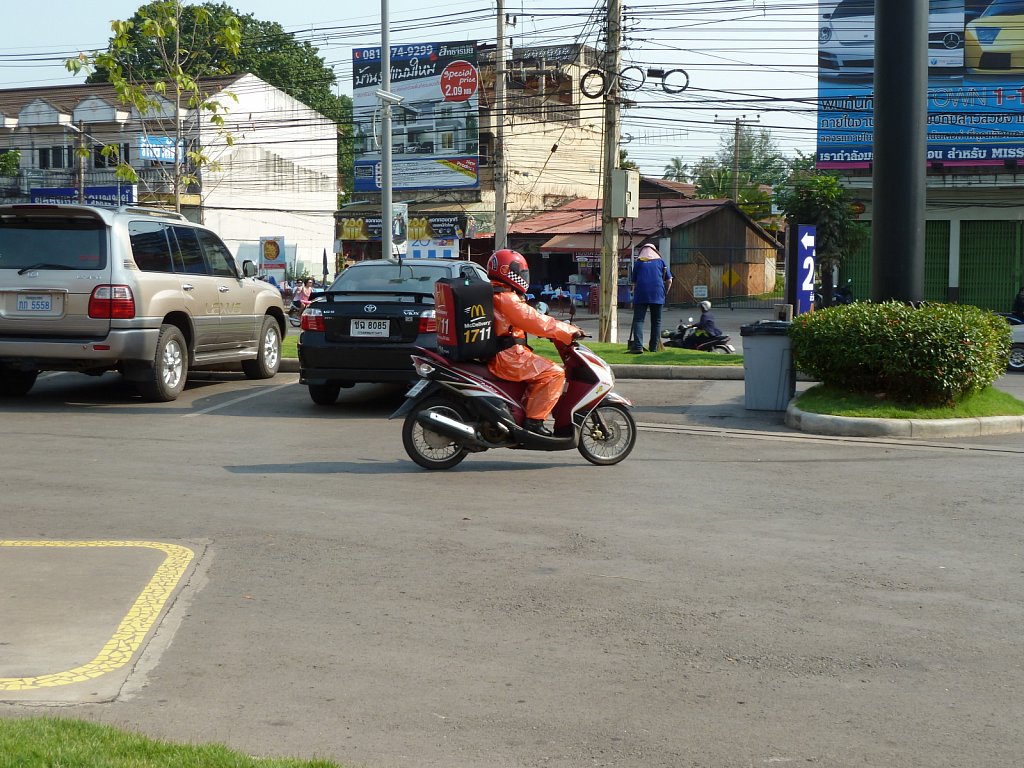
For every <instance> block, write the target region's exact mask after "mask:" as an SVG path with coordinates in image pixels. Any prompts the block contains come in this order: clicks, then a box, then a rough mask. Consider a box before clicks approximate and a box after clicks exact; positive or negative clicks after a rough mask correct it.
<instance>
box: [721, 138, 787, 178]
mask: <svg viewBox="0 0 1024 768" xmlns="http://www.w3.org/2000/svg"><path fill="white" fill-rule="evenodd" d="M739 133H740V141H739V169H740V178H743V177H746V178H749V179H750V180H751V181H752V182H754V183H755V184H768V185H770V186H772V187H777V186H779V185H780V184H783V183H785V181H786V178H787V177H788V176H789V160H788V159H787V158H786V156H785V155H784V154H782V151H781V150H780V149H779V147H778V145H777V144H776V143H775V139H774V138H773V137H772V134H771V131H769V130H767V129H764V128H761V129H760V130H754V129H751V128H747V127H745V126H740V132H739ZM734 139H735V134H734V133H733V132H731V131H730V132H729V134H728V135H727V136H726V137H725V138H723V139H722V143H721V146H720V147H719V149H718V154H717V155H715V163H716V164H717V165H718V166H719V167H721V168H730V169H731V168H732V167H733V148H734V146H735V140H734Z"/></svg>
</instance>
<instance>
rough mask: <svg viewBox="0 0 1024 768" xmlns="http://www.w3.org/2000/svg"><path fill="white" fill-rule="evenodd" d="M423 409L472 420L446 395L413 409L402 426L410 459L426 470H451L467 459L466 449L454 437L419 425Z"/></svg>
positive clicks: (403, 440)
mask: <svg viewBox="0 0 1024 768" xmlns="http://www.w3.org/2000/svg"><path fill="white" fill-rule="evenodd" d="M424 411H435V412H437V413H439V414H440V415H442V416H447V417H448V418H449V419H455V420H457V421H461V422H467V421H469V416H468V415H467V413H466V410H465V409H464V408H463V407H462V405H460V404H459V403H457V402H455V401H453V400H449V399H448V398H445V397H431V398H428V399H426V400H424V401H423V402H422V403H420V404H419V405H418V406H417V407H416V408H414V409H413V410H412V411H411V412H410V413H409V415H408V416H406V417H405V423H404V424H403V425H402V445H404V446H405V452H406V453H407V454H409V458H410V459H412V460H413V461H415V462H416V463H417V464H419V465H420V466H421V467H423V468H424V469H451V468H452V467H454V466H455V465H456V464H458V463H459V462H461V461H462V460H463V459H464V458H466V453H467V451H466V449H465V448H463V447H462V445H461V444H460V443H459V442H458V441H456V440H454V439H453V438H451V437H448V436H447V435H441V434H438V433H437V432H434V431H433V430H431V429H427V428H426V427H424V426H423V425H422V424H420V423H419V421H417V419H416V417H417V416H418V415H419V414H421V413H423V412H424Z"/></svg>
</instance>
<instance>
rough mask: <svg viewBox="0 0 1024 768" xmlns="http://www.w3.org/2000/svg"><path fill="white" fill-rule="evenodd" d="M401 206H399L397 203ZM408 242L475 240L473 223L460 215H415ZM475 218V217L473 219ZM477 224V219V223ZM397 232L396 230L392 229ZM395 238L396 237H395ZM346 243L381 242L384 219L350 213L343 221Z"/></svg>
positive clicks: (410, 220) (408, 229)
mask: <svg viewBox="0 0 1024 768" xmlns="http://www.w3.org/2000/svg"><path fill="white" fill-rule="evenodd" d="M396 205H397V204H396ZM406 216H407V219H408V224H407V225H406V226H407V233H406V236H407V239H408V240H450V239H453V238H454V239H459V238H463V237H473V236H474V235H475V232H474V234H467V231H466V230H467V227H468V225H469V222H468V220H467V217H466V216H459V215H457V214H433V213H428V214H419V215H416V214H414V215H413V216H411V217H409V216H408V213H407V214H406ZM470 218H472V217H470ZM474 222H475V220H474ZM392 233H394V230H392ZM392 236H393V237H394V234H392ZM341 239H342V240H380V216H375V215H370V216H367V215H359V214H350V215H348V216H343V217H342V219H341Z"/></svg>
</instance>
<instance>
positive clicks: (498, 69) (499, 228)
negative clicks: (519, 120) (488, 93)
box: [491, 0, 508, 251]
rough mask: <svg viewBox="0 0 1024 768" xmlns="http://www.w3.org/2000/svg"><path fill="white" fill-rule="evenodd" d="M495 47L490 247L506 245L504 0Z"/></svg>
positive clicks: (503, 0)
mask: <svg viewBox="0 0 1024 768" xmlns="http://www.w3.org/2000/svg"><path fill="white" fill-rule="evenodd" d="M497 35H498V48H497V50H496V51H495V56H496V57H497V58H496V59H495V62H494V101H495V104H494V111H493V112H492V113H491V114H492V115H493V116H494V118H495V119H496V120H497V125H496V130H495V136H494V249H495V250H496V251H497V250H501V249H502V248H507V247H508V210H507V204H508V203H507V195H508V193H507V189H506V186H505V109H506V107H505V0H498V30H497Z"/></svg>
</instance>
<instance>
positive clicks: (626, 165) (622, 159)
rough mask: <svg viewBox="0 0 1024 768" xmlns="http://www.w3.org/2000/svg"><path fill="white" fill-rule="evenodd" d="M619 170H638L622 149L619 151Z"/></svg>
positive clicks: (638, 167)
mask: <svg viewBox="0 0 1024 768" xmlns="http://www.w3.org/2000/svg"><path fill="white" fill-rule="evenodd" d="M619 168H622V169H625V170H632V171H639V170H640V166H638V165H637V164H636V163H634V162H633V161H632V160H630V159H629V153H628V152H627V151H626V150H624V149H620V150H619Z"/></svg>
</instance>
